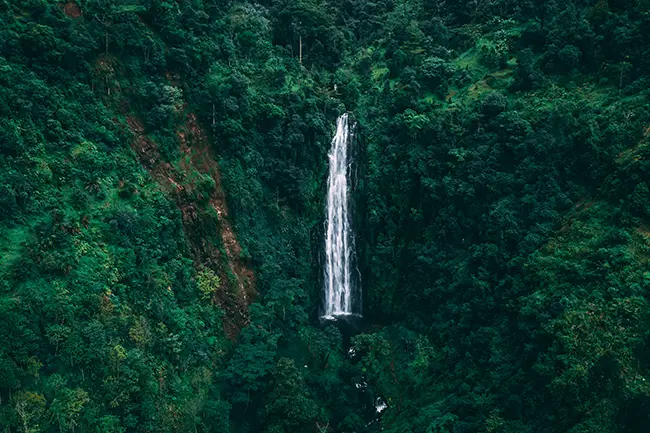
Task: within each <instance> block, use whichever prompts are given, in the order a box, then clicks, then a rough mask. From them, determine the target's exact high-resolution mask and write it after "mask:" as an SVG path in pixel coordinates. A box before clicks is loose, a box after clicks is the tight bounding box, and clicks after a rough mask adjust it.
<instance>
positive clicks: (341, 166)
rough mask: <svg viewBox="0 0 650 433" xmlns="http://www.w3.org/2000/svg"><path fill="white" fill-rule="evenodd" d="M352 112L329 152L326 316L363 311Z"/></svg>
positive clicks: (340, 122) (342, 121) (343, 119)
mask: <svg viewBox="0 0 650 433" xmlns="http://www.w3.org/2000/svg"><path fill="white" fill-rule="evenodd" d="M353 128H354V125H352V128H350V124H349V119H348V114H347V113H345V114H343V115H341V116H340V117H339V118H338V119H337V121H336V135H335V136H334V139H333V140H332V148H331V150H330V153H329V164H330V170H329V179H328V186H327V221H326V224H327V231H326V235H325V236H326V238H325V305H324V314H323V317H324V318H326V319H336V318H337V317H340V316H351V315H358V316H360V315H361V311H360V310H361V301H360V298H361V297H360V296H359V295H360V294H359V293H356V292H357V290H360V289H359V288H358V285H357V284H355V281H354V279H353V278H352V274H351V272H352V267H353V263H352V262H353V255H354V233H353V232H352V227H351V225H350V208H349V203H348V202H349V194H350V190H349V181H350V174H351V173H350V163H349V162H348V157H349V149H348V143H349V142H350V141H351V139H352V137H353V134H352V129H353Z"/></svg>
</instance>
